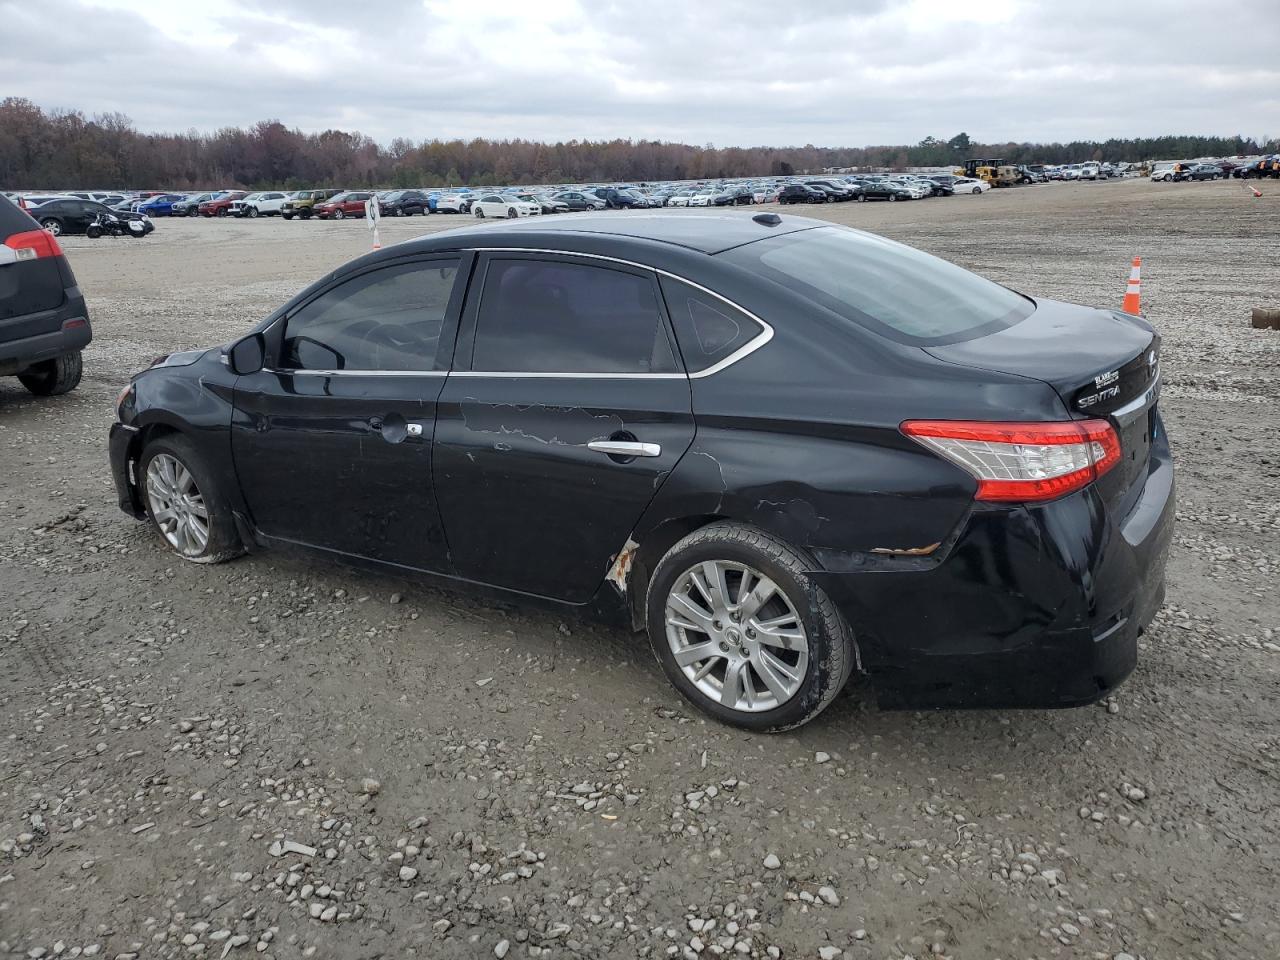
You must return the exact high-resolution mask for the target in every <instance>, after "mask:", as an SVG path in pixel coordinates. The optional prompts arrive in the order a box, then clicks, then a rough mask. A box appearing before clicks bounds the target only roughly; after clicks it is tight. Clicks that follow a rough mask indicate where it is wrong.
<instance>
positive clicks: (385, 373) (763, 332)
mask: <svg viewBox="0 0 1280 960" xmlns="http://www.w3.org/2000/svg"><path fill="white" fill-rule="evenodd" d="M467 250H468V251H471V252H475V253H549V254H553V255H556V256H565V257H581V258H583V259H587V260H603V261H605V262H606V263H618V264H621V265H623V266H625V267H633V268H635V269H637V270H649V271H652V272H653V273H656V274H660V275H661V276H664V277H670V278H671V279H672V280H678V281H679V282H681V283H685V284H688V285H689V286H691V287H693V288H694V289H695V290H699V291H701V292H702V293H705V294H706V295H707V296H710V297H714V298H715V299H717V300H719V301H721V302H722V303H726V304H728V305H729V306H730V307H733V309H735V310H738V311H740V312H741V313H744V314H746V315H747V316H748V317H750V318H751V319H752V320H754V321H755V322H756V323H758V324H760V328H761V329H760V333H758V334H757V335H756V336H754V337H752V338H751V339H750V340H748V341H747V342H746V343H744V344H743V345H742V346H741V347H739V348H738V349H737V350H735V351H734V352H733V353H731V354H729V356H727V357H725V358H724V359H723V360H720V361H718V362H717V363H714V364H712V365H711V366H709V367H707V368H706V369H705V370H699V371H698V372H697V373H687V372H686V373H570V372H563V373H561V372H546V371H537V372H534V371H520V370H278V369H270V368H266V367H264V368H263V372H264V373H272V374H292V375H302V376H314V377H357V376H358V377H467V378H473V379H474V378H481V377H488V378H492V379H499V380H501V379H506V380H557V379H558V380H701V379H703V378H705V377H710V376H713V375H714V374H717V373H719V372H720V371H721V370H724V369H726V368H728V367H731V366H733V364H735V363H737V362H738V361H739V360H742V359H744V358H745V357H747V356H749V355H751V354H752V353H755V352H756V351H757V350H759V349H760V348H761V347H763V346H764V345H765V344H767V343H768V342H769V341H770V340H772V339H773V327H772V326H770V324H769V323H768V322H766V321H764V320H762V319H760V317H758V316H756V315H755V314H754V313H752V312H751V311H750V310H748V309H747V308H746V307H744V306H742V305H741V304H739V303H735V302H734V301H732V300H730V299H729V298H728V297H726V296H723V295H721V294H719V293H716V292H715V291H714V290H711V289H709V288H707V287H704V286H703V285H702V284H700V283H697V282H696V281H693V280H690V279H689V278H688V277H682V276H680V275H679V274H677V273H671V272H670V271H669V270H663V269H662V268H661V267H655V266H652V265H650V264H647V263H637V262H636V261H634V260H624V259H622V258H621V257H610V256H606V255H604V254H600V253H580V252H578V251H576V250H547V249H543V248H540V247H468V248H467ZM282 319H283V318H282Z"/></svg>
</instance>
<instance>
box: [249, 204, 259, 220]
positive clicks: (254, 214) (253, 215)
mask: <svg viewBox="0 0 1280 960" xmlns="http://www.w3.org/2000/svg"><path fill="white" fill-rule="evenodd" d="M249 219H250V220H257V219H258V208H257V207H250V208H249Z"/></svg>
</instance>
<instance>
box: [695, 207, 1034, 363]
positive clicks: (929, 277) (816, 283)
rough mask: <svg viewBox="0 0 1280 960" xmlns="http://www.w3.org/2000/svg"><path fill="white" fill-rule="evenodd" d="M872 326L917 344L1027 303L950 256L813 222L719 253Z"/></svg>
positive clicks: (956, 336) (1016, 314) (973, 329)
mask: <svg viewBox="0 0 1280 960" xmlns="http://www.w3.org/2000/svg"><path fill="white" fill-rule="evenodd" d="M720 255H721V256H722V257H724V258H725V259H726V260H728V261H730V262H731V263H736V264H737V265H738V266H741V267H745V268H746V269H748V270H750V271H751V272H752V273H755V274H758V275H761V276H764V277H766V278H768V279H770V280H773V281H775V282H776V283H779V284H781V285H782V286H784V287H786V288H787V289H789V290H794V291H795V292H796V293H799V294H800V295H801V296H803V297H805V298H806V299H809V300H812V301H813V302H814V303H817V304H819V305H820V306H823V307H826V308H827V309H828V310H831V311H833V312H834V313H837V314H839V315H840V316H842V317H845V318H846V319H849V320H852V321H853V322H855V323H858V324H861V325H862V326H864V327H867V328H869V329H871V330H874V331H875V332H876V333H879V334H881V335H883V336H886V337H889V338H890V339H892V340H897V341H898V342H900V343H910V344H916V345H919V346H930V345H938V344H944V343H956V342H959V341H961V340H971V339H973V338H975V337H980V336H985V335H986V334H989V333H994V332H995V331H997V330H1003V329H1005V328H1006V327H1011V326H1013V325H1014V324H1015V323H1018V322H1019V321H1021V320H1025V319H1026V318H1027V317H1029V316H1030V315H1031V314H1032V312H1033V311H1034V310H1035V303H1034V302H1033V301H1032V300H1031V299H1029V298H1028V297H1024V296H1023V295H1022V294H1020V293H1015V292H1014V291H1012V290H1010V289H1008V288H1007V287H1002V286H1000V284H998V283H994V282H993V281H991V280H987V279H986V278H984V277H980V276H978V275H977V274H974V273H970V272H969V271H968V270H965V269H963V268H961V267H958V266H956V265H955V264H953V263H948V262H947V261H946V260H940V259H938V258H937V257H933V256H930V255H929V254H927V253H922V252H921V251H919V250H914V249H912V248H911V247H907V246H904V245H902V244H900V243H894V242H893V241H892V240H886V239H884V238H883V237H877V236H875V235H874V234H869V233H862V232H861V231H857V230H848V229H845V228H842V227H819V228H817V229H814V230H804V231H801V232H799V233H791V234H785V235H783V236H777V237H770V238H768V239H765V240H760V241H757V242H755V243H749V244H746V245H744V246H741V247H735V248H734V249H732V250H727V251H725V252H724V253H722V254H720Z"/></svg>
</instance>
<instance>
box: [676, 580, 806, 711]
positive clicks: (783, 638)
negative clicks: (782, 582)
mask: <svg viewBox="0 0 1280 960" xmlns="http://www.w3.org/2000/svg"><path fill="white" fill-rule="evenodd" d="M666 619H667V623H666V627H667V643H668V644H669V645H670V647H671V654H672V656H673V657H674V658H675V662H676V664H677V665H679V667H680V669H681V670H682V671H683V672H684V675H685V676H686V677H687V678H688V679H689V682H690V683H692V684H693V685H694V686H695V687H697V688H698V690H699V691H700V692H701V693H703V694H704V695H705V696H707V697H708V698H709V699H711V700H713V701H715V702H717V703H719V704H720V705H721V706H723V707H727V708H728V709H730V710H740V711H742V712H744V713H760V712H763V711H765V710H774V709H776V708H778V707H780V706H782V705H783V704H784V703H786V702H787V701H789V700H790V699H791V698H792V697H794V696H795V695H796V693H798V692H799V690H800V687H801V685H802V684H803V683H804V679H805V675H806V674H807V673H808V670H809V640H808V636H807V635H806V633H805V629H804V624H803V623H802V622H801V620H800V615H799V613H798V612H797V611H796V608H795V605H794V604H792V602H791V600H790V599H789V598H788V597H787V595H786V594H785V593H784V592H783V591H782V588H781V587H779V586H778V585H777V584H776V583H774V582H773V581H772V580H771V579H769V578H768V577H766V576H765V575H764V574H762V573H760V571H758V570H756V569H754V568H752V567H749V566H747V565H746V564H744V563H736V562H733V561H728V560H707V561H704V562H702V563H699V564H696V565H695V566H692V567H690V568H689V569H688V570H686V571H685V572H684V573H682V574H681V575H680V576H679V577H678V578H677V579H676V581H675V583H674V584H673V585H672V587H671V591H670V592H669V593H668V594H667V602H666Z"/></svg>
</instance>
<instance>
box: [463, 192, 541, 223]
mask: <svg viewBox="0 0 1280 960" xmlns="http://www.w3.org/2000/svg"><path fill="white" fill-rule="evenodd" d="M541 213H542V204H540V203H529V202H528V201H527V200H517V199H516V198H515V197H504V196H502V195H500V194H497V193H484V194H481V195H480V197H479V199H477V200H475V201H474V202H473V203H472V204H471V214H472V216H474V217H475V218H476V219H478V220H483V219H484V218H485V217H507V218H508V219H510V220H514V219H515V218H516V217H536V216H538V215H539V214H541Z"/></svg>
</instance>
